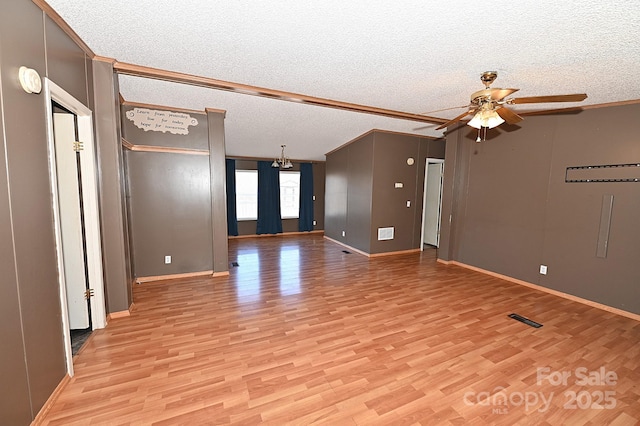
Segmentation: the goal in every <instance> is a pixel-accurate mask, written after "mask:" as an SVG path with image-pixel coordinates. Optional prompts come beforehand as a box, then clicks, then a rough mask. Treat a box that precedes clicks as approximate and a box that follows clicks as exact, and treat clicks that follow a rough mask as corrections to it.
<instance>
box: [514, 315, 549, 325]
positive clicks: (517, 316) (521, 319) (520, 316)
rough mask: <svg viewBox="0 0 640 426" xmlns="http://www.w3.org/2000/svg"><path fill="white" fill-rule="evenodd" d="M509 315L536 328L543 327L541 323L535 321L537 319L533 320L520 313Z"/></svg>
mask: <svg viewBox="0 0 640 426" xmlns="http://www.w3.org/2000/svg"><path fill="white" fill-rule="evenodd" d="M508 317H509V318H513V319H514V320H516V321H520V322H523V323H525V324H527V325H530V326H531V327H534V328H540V327H542V324H539V323H537V322H535V321H531V320H530V319H529V318H525V317H523V316H522V315H518V314H509V315H508Z"/></svg>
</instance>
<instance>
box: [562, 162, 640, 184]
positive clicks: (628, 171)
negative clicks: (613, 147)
mask: <svg viewBox="0 0 640 426" xmlns="http://www.w3.org/2000/svg"><path fill="white" fill-rule="evenodd" d="M564 181H565V182H566V183H598V182H640V163H629V164H602V165H596V166H575V167H567V170H566V171H565V174H564Z"/></svg>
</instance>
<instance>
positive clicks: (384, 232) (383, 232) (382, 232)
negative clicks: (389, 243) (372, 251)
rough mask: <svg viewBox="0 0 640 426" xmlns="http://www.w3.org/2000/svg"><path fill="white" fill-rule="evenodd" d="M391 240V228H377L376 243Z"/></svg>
mask: <svg viewBox="0 0 640 426" xmlns="http://www.w3.org/2000/svg"><path fill="white" fill-rule="evenodd" d="M383 240H393V226H390V227H388V228H378V241H383Z"/></svg>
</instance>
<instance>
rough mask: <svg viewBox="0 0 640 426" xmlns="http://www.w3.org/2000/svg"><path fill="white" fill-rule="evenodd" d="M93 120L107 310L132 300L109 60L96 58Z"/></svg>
mask: <svg viewBox="0 0 640 426" xmlns="http://www.w3.org/2000/svg"><path fill="white" fill-rule="evenodd" d="M93 84H94V86H93V88H94V93H95V100H94V119H95V128H96V133H95V134H96V144H97V155H98V167H99V170H100V173H99V175H100V182H99V185H100V188H99V193H100V194H99V196H100V225H101V231H102V259H103V260H102V263H103V268H104V283H105V294H106V299H107V300H106V302H107V312H110V313H111V312H122V311H126V310H128V309H129V307H130V306H131V303H132V302H133V289H132V285H131V283H132V280H133V272H132V268H131V258H130V253H129V226H128V225H129V224H128V222H127V220H126V211H127V199H126V192H125V190H126V185H125V176H124V158H123V152H122V145H121V143H120V105H119V91H118V80H117V77H116V76H115V74H114V72H113V64H111V63H110V62H105V61H99V60H94V61H93Z"/></svg>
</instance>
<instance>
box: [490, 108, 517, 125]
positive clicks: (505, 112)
mask: <svg viewBox="0 0 640 426" xmlns="http://www.w3.org/2000/svg"><path fill="white" fill-rule="evenodd" d="M496 112H497V113H498V115H499V116H500V117H502V118H503V119H504V121H506V122H507V123H508V124H516V123H518V122H520V121H522V117H520V116H519V115H518V114H516V113H515V112H513V111H511V110H510V109H509V108H507V107H504V106H502V107H500V108H498V109H496Z"/></svg>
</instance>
